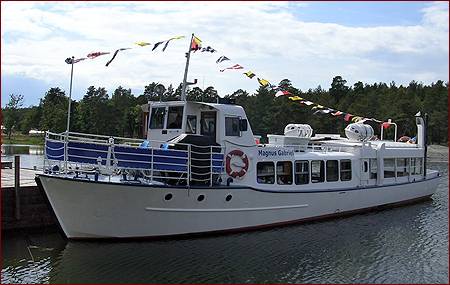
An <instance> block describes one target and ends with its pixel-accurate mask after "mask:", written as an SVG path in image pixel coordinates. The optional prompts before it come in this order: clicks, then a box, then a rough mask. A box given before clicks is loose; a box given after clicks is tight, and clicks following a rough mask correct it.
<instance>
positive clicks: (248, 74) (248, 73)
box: [244, 71, 256, 79]
mask: <svg viewBox="0 0 450 285" xmlns="http://www.w3.org/2000/svg"><path fill="white" fill-rule="evenodd" d="M244 74H245V75H247V76H248V77H249V78H250V79H252V78H253V77H255V76H256V74H254V73H253V72H251V71H249V72H244Z"/></svg>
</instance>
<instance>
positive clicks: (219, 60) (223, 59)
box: [216, 55, 230, 63]
mask: <svg viewBox="0 0 450 285" xmlns="http://www.w3.org/2000/svg"><path fill="white" fill-rule="evenodd" d="M225 60H230V59H229V58H228V57H226V56H224V55H222V56H221V57H219V59H218V60H216V63H221V62H222V61H225Z"/></svg>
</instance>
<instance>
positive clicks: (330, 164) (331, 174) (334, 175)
mask: <svg viewBox="0 0 450 285" xmlns="http://www.w3.org/2000/svg"><path fill="white" fill-rule="evenodd" d="M338 180H339V168H338V161H337V160H327V181H328V182H332V181H338Z"/></svg>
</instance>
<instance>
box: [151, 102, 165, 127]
mask: <svg viewBox="0 0 450 285" xmlns="http://www.w3.org/2000/svg"><path fill="white" fill-rule="evenodd" d="M165 111H166V108H164V107H158V108H152V116H151V118H150V129H162V128H163V125H164V115H165V113H166V112H165Z"/></svg>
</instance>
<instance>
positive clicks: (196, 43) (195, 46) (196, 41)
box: [191, 36, 202, 52]
mask: <svg viewBox="0 0 450 285" xmlns="http://www.w3.org/2000/svg"><path fill="white" fill-rule="evenodd" d="M201 42H202V41H201V40H199V39H197V38H196V37H195V36H194V38H193V39H192V43H191V50H193V51H194V52H196V51H198V50H199V49H200V47H201V46H200V43H201Z"/></svg>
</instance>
